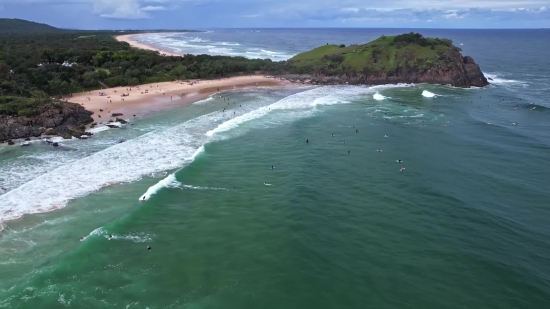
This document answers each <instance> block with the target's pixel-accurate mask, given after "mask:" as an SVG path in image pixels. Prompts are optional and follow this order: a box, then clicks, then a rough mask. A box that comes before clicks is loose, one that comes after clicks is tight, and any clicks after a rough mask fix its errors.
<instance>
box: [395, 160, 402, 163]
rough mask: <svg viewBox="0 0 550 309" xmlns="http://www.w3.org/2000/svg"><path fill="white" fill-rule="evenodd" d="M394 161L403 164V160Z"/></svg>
mask: <svg viewBox="0 0 550 309" xmlns="http://www.w3.org/2000/svg"><path fill="white" fill-rule="evenodd" d="M395 161H397V163H402V162H403V160H395Z"/></svg>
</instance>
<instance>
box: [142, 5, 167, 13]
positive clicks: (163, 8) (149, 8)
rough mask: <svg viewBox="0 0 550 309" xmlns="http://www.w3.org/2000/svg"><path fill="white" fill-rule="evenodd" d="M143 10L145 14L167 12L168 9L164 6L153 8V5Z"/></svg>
mask: <svg viewBox="0 0 550 309" xmlns="http://www.w3.org/2000/svg"><path fill="white" fill-rule="evenodd" d="M141 10H142V11H144V12H151V11H166V10H168V9H167V8H165V7H164V6H151V5H148V6H146V7H142V8H141Z"/></svg>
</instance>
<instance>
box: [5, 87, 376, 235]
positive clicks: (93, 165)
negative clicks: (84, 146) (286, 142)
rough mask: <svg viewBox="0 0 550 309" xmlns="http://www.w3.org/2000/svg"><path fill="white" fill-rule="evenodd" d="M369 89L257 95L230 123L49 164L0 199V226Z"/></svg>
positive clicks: (210, 120) (195, 124)
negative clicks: (274, 117) (240, 131)
mask: <svg viewBox="0 0 550 309" xmlns="http://www.w3.org/2000/svg"><path fill="white" fill-rule="evenodd" d="M373 89H380V88H374V87H371V88H369V87H354V86H347V87H341V86H329V87H319V88H313V89H310V90H306V91H303V92H300V93H297V94H294V95H291V96H288V97H286V98H284V99H282V100H279V101H278V102H276V103H274V104H272V105H270V106H265V104H266V103H267V102H266V101H262V100H264V99H262V98H261V97H259V98H258V99H257V100H256V101H254V103H253V104H249V105H247V106H246V107H245V106H243V108H242V109H237V110H236V112H237V116H236V117H234V118H231V119H228V117H230V116H229V115H227V113H222V112H221V111H216V112H213V113H210V114H207V115H203V116H200V117H197V118H194V119H192V120H189V121H187V122H184V123H181V124H178V125H175V126H173V127H169V128H162V129H159V130H157V131H153V132H149V133H146V134H144V135H141V136H139V137H137V138H135V139H132V140H128V141H126V142H124V143H120V144H115V145H113V146H110V147H109V148H106V149H104V150H101V151H98V152H95V153H93V154H91V155H89V156H86V157H83V158H76V159H75V158H73V159H69V162H65V163H64V164H61V165H53V166H50V167H51V168H50V169H48V170H47V171H45V172H44V173H42V174H39V175H38V176H36V177H35V178H33V179H30V180H27V181H26V182H25V183H23V184H22V185H19V186H18V187H16V188H14V189H12V190H11V191H9V192H7V193H5V194H3V195H0V224H1V223H2V222H3V221H7V220H12V219H15V218H18V217H20V216H22V215H24V214H30V213H40V212H46V211H51V210H54V209H57V208H61V207H64V206H65V205H66V204H67V203H68V201H70V200H72V199H75V198H79V197H82V196H85V195H88V194H90V193H92V192H95V191H98V190H100V189H101V188H103V187H105V186H109V185H112V184H117V183H124V182H132V181H136V180H139V179H141V178H142V177H144V176H149V175H151V174H152V173H158V172H163V171H168V170H174V169H177V168H181V167H182V166H185V165H186V164H188V163H189V162H192V161H193V160H195V159H196V158H197V156H198V155H199V154H200V153H201V152H202V151H204V147H203V145H205V144H206V143H207V142H209V141H210V140H211V137H212V136H213V135H215V134H218V133H220V132H225V131H228V130H230V129H232V128H235V127H238V126H240V125H241V124H243V123H245V122H247V121H250V120H252V119H256V118H259V117H262V116H263V115H266V114H267V113H269V112H270V109H271V111H272V110H277V111H282V110H294V111H293V112H292V113H285V115H290V118H289V117H288V116H285V117H282V118H283V119H284V121H288V119H291V118H293V117H304V116H307V115H309V113H310V112H311V111H314V110H315V108H316V107H315V106H313V107H312V103H313V102H315V100H316V99H318V98H322V97H331V96H332V97H333V98H335V99H336V98H344V100H347V101H349V100H348V99H351V98H353V96H357V95H364V94H365V93H373V92H374V90H373ZM322 101H324V102H329V101H333V100H332V99H330V100H329V99H327V100H322ZM335 101H336V102H338V101H337V100H335ZM318 102H319V101H318ZM340 102H344V101H340ZM321 103H323V102H321ZM323 104H324V103H323ZM250 108H253V109H252V110H250ZM302 111H305V113H303V112H302ZM239 113H241V114H239ZM0 169H1V168H0ZM31 174H32V173H31ZM33 175H36V173H35V174H33ZM174 181H175V176H174V175H173V174H172V175H169V176H167V177H166V178H165V179H163V180H161V181H160V182H159V184H156V185H154V186H152V187H151V188H149V189H148V190H147V192H146V193H145V194H144V195H142V197H141V198H143V197H144V196H145V198H146V199H147V198H149V197H150V196H151V195H152V194H154V193H155V192H157V191H158V190H160V188H162V187H165V186H170V185H177V184H176V183H175V182H174Z"/></svg>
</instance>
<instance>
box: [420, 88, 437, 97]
mask: <svg viewBox="0 0 550 309" xmlns="http://www.w3.org/2000/svg"><path fill="white" fill-rule="evenodd" d="M422 96H423V97H425V98H435V97H436V96H438V95H437V94H435V93H433V92H430V91H428V90H424V91H422Z"/></svg>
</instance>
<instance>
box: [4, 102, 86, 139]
mask: <svg viewBox="0 0 550 309" xmlns="http://www.w3.org/2000/svg"><path fill="white" fill-rule="evenodd" d="M91 115H92V112H90V111H88V110H86V109H84V107H82V106H80V105H78V104H74V103H66V102H63V103H61V102H56V103H47V104H42V105H40V106H38V107H37V110H36V111H34V112H33V113H32V115H26V116H25V115H10V114H0V143H3V142H8V141H10V140H13V139H21V138H30V137H40V136H41V135H42V134H46V135H59V136H62V137H63V138H67V139H69V138H72V137H73V136H74V137H77V138H80V137H81V136H83V135H89V133H86V132H85V125H86V124H89V123H91V122H92V121H93V119H92V117H91Z"/></svg>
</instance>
